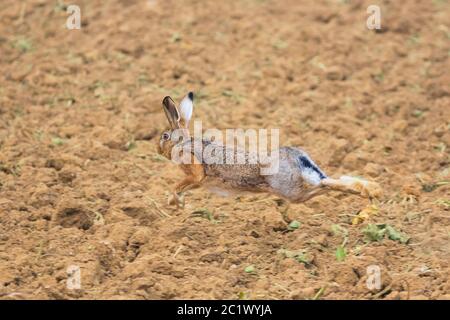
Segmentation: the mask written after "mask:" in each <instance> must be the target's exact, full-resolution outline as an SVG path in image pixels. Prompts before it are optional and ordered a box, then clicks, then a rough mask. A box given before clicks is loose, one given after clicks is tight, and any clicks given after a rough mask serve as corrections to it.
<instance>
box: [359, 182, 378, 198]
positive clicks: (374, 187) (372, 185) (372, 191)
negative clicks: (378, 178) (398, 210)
mask: <svg viewBox="0 0 450 320" xmlns="http://www.w3.org/2000/svg"><path fill="white" fill-rule="evenodd" d="M361 195H362V196H365V197H368V198H377V199H379V198H381V196H382V195H383V189H381V186H380V185H379V184H378V183H376V182H373V181H365V184H364V186H363V188H362V190H361Z"/></svg>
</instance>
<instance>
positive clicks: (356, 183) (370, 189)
mask: <svg viewBox="0 0 450 320" xmlns="http://www.w3.org/2000/svg"><path fill="white" fill-rule="evenodd" d="M320 185H321V186H323V187H325V188H327V189H330V190H336V191H341V192H346V193H353V194H359V195H360V196H362V197H365V198H379V197H380V196H381V195H382V193H383V191H382V189H381V187H380V185H379V184H378V183H376V182H372V181H367V180H364V179H360V178H355V177H349V176H342V177H340V178H339V179H332V178H325V179H323V180H321V182H320Z"/></svg>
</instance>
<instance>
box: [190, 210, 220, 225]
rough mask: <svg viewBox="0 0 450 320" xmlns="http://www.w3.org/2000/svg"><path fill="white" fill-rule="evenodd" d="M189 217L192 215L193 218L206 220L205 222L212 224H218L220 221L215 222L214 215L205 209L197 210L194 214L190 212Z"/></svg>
mask: <svg viewBox="0 0 450 320" xmlns="http://www.w3.org/2000/svg"><path fill="white" fill-rule="evenodd" d="M191 215H193V216H195V217H200V218H203V219H207V220H209V221H211V222H212V223H214V224H216V223H220V220H216V219H215V218H214V214H213V213H212V212H211V211H209V210H208V209H206V208H200V209H197V210H195V211H194V212H192V213H191Z"/></svg>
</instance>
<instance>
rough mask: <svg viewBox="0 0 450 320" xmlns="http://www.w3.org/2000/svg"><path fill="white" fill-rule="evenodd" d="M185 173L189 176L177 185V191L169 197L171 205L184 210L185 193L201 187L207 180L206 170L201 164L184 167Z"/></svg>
mask: <svg viewBox="0 0 450 320" xmlns="http://www.w3.org/2000/svg"><path fill="white" fill-rule="evenodd" d="M182 169H183V171H184V172H185V173H186V174H187V176H186V177H185V178H184V179H183V180H182V181H181V182H180V183H178V184H177V185H176V187H175V191H174V192H173V194H171V195H170V196H169V199H168V203H169V205H175V204H176V205H177V207H178V208H184V193H185V192H186V191H188V190H192V189H195V188H198V187H200V185H201V183H202V181H203V179H204V178H205V170H204V169H203V166H202V165H201V164H190V165H183V167H182Z"/></svg>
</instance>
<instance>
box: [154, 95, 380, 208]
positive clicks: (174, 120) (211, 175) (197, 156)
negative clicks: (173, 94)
mask: <svg viewBox="0 0 450 320" xmlns="http://www.w3.org/2000/svg"><path fill="white" fill-rule="evenodd" d="M193 102H194V94H193V93H192V92H190V93H189V94H188V95H186V97H184V99H183V100H182V101H181V103H180V105H179V107H178V108H177V106H176V105H175V103H174V101H173V100H172V99H171V98H170V97H165V98H164V99H163V102H162V104H163V109H164V112H165V114H166V116H167V120H168V122H169V125H170V128H169V129H168V130H167V131H165V132H164V133H163V134H162V135H161V138H160V141H159V144H158V153H159V154H161V155H163V156H164V157H166V158H168V159H171V160H174V149H175V148H178V151H177V152H179V151H180V150H183V151H184V157H185V158H184V159H185V160H186V154H187V160H188V161H183V162H181V163H180V162H179V165H180V167H181V169H182V170H183V171H184V173H185V175H186V176H185V177H184V179H183V180H182V181H181V182H180V183H178V184H177V185H176V187H175V190H174V192H173V193H172V194H171V196H170V197H169V204H171V205H177V206H178V207H184V193H185V192H186V191H188V190H191V189H193V188H197V187H200V186H202V185H206V186H209V187H211V188H212V187H219V188H221V189H223V190H234V191H237V190H238V191H239V192H240V191H250V192H267V193H270V194H274V195H277V196H279V197H281V198H282V199H286V200H287V201H289V202H291V203H299V202H303V201H306V200H308V199H311V198H312V197H315V196H317V195H320V194H323V193H325V192H327V191H330V190H336V191H341V192H345V193H353V194H359V195H361V196H363V197H368V198H376V197H379V196H381V194H382V190H381V188H380V186H379V185H378V184H377V183H376V182H371V181H367V180H364V179H360V178H355V177H349V176H342V177H340V178H339V179H333V178H330V177H328V176H327V175H326V174H325V173H324V172H323V171H322V170H321V169H320V168H319V167H318V166H317V165H316V164H315V163H314V161H313V160H312V159H311V158H310V157H309V156H308V154H307V153H306V152H305V151H303V150H301V149H299V148H295V147H282V148H279V149H278V159H277V161H278V170H277V172H275V173H273V174H262V168H263V165H262V164H261V163H258V161H251V160H252V159H251V158H252V155H250V154H248V153H246V151H245V150H235V149H234V148H232V149H230V148H228V147H226V146H224V145H222V144H220V143H216V142H215V141H211V140H208V139H205V138H200V139H197V138H195V137H192V136H191V135H190V133H189V121H190V120H191V117H192V113H193ZM196 146H197V147H196ZM207 148H209V149H211V148H212V149H213V150H214V152H215V153H221V152H222V153H223V154H228V155H229V154H230V153H234V154H232V156H234V157H238V156H241V157H243V159H245V161H244V163H239V164H234V163H232V164H228V163H214V162H211V161H207V160H208V159H205V158H204V157H203V156H202V153H201V152H202V150H205V149H207Z"/></svg>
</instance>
